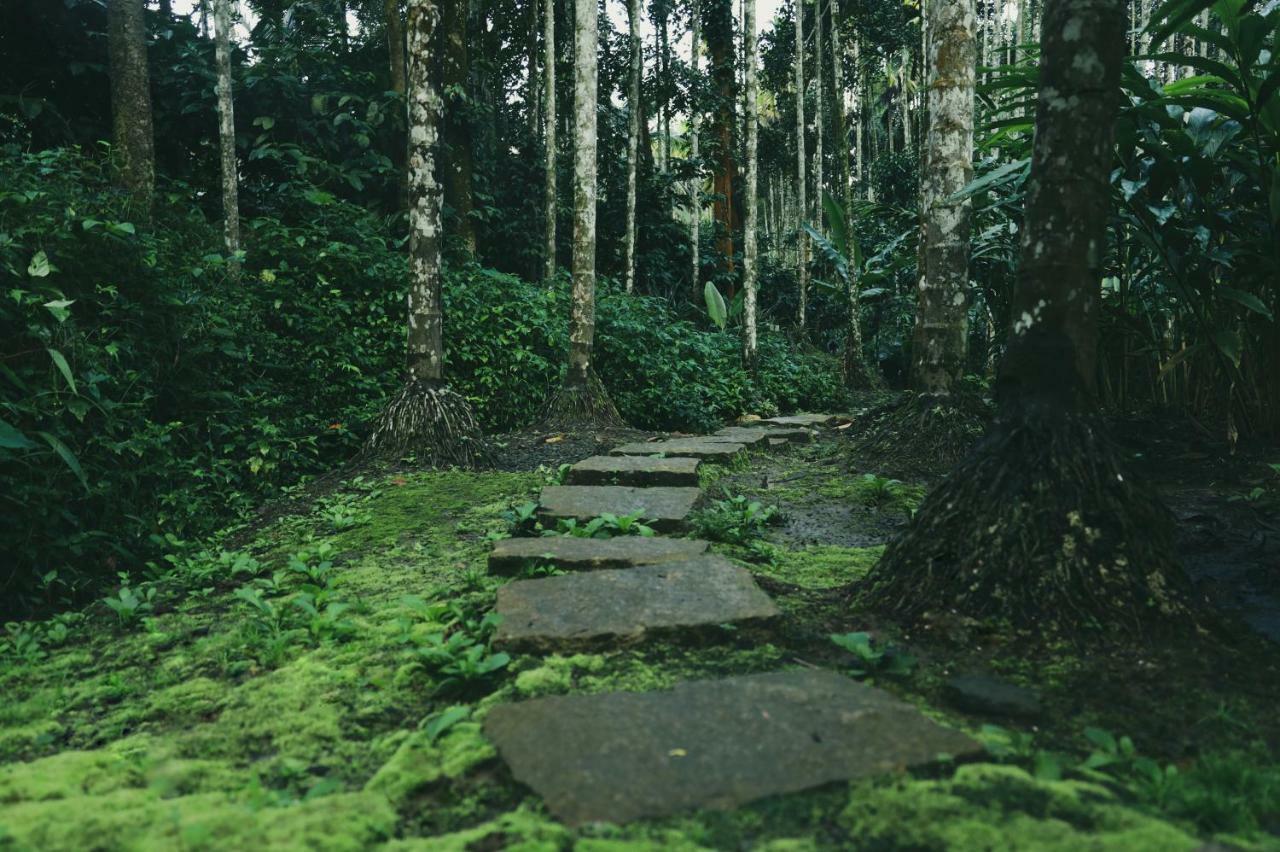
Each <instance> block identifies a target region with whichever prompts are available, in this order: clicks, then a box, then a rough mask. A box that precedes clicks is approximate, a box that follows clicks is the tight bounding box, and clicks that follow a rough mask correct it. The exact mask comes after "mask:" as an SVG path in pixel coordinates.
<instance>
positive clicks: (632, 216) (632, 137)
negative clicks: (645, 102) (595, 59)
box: [626, 0, 643, 293]
mask: <svg viewBox="0 0 1280 852" xmlns="http://www.w3.org/2000/svg"><path fill="white" fill-rule="evenodd" d="M627 21H628V26H629V33H630V36H629V38H628V42H629V45H630V51H631V73H630V76H629V78H628V82H627V234H626V264H627V271H626V286H627V292H628V293H631V292H633V291H634V290H635V287H636V172H637V163H636V160H637V158H638V155H639V153H640V115H641V113H642V111H643V110H642V109H641V107H640V63H641V56H640V50H641V44H640V0H627Z"/></svg>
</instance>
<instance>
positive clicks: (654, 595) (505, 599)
mask: <svg viewBox="0 0 1280 852" xmlns="http://www.w3.org/2000/svg"><path fill="white" fill-rule="evenodd" d="M496 611H497V612H498V614H499V615H501V616H502V621H501V622H500V623H499V624H498V629H497V631H496V632H495V634H494V640H493V641H494V644H495V645H496V646H506V647H521V648H525V649H537V650H549V649H553V648H555V649H561V648H566V647H575V646H589V645H597V644H600V643H601V642H602V641H603V640H609V641H611V642H625V641H636V640H639V639H640V638H642V637H643V636H644V635H645V634H646V633H649V632H651V631H661V632H670V631H675V630H681V629H692V628H700V627H713V626H715V625H718V624H726V623H729V622H742V621H750V620H753V619H762V618H772V617H774V616H776V615H777V614H778V608H777V606H775V605H774V603H773V601H772V600H770V599H769V596H768V595H766V594H765V593H764V592H763V591H761V589H760V587H759V586H757V585H756V583H755V580H753V579H752V578H751V574H750V573H749V572H747V571H746V570H744V569H743V568H740V567H738V566H737V565H734V564H733V563H732V562H730V561H729V560H727V559H725V558H724V557H723V556H699V557H696V558H694V559H688V560H685V561H682V562H666V563H662V564H659V565H640V566H637V567H635V568H627V569H625V570H621V571H593V572H591V573H588V574H564V575H561V576H558V577H543V578H540V579H537V580H517V581H515V582H513V583H508V584H507V585H505V586H503V587H501V588H500V589H498V604H497V607H496Z"/></svg>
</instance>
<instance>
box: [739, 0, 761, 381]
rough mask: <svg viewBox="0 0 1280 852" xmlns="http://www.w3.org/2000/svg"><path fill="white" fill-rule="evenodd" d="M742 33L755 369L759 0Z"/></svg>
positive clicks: (746, 250) (747, 339) (752, 360)
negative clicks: (757, 28) (757, 15)
mask: <svg viewBox="0 0 1280 852" xmlns="http://www.w3.org/2000/svg"><path fill="white" fill-rule="evenodd" d="M743 5H744V9H743V19H744V20H743V33H742V39H743V42H744V51H743V52H744V53H745V58H744V62H745V63H746V68H745V71H744V73H745V76H746V90H747V94H746V97H747V104H746V110H745V112H746V115H745V121H746V123H747V128H746V130H747V133H746V136H747V174H746V187H745V190H746V196H747V197H746V203H745V205H744V206H745V210H744V215H743V223H742V290H743V297H742V360H743V363H744V364H746V366H747V369H748V370H750V371H752V372H754V371H755V369H756V360H757V346H756V279H757V277H758V275H759V263H758V259H757V249H756V219H757V218H758V216H757V213H758V210H759V202H758V200H757V193H756V189H757V183H758V180H757V172H758V171H759V158H758V157H757V156H756V143H757V135H758V133H759V123H760V122H759V115H758V106H757V101H758V99H759V86H758V84H757V82H756V53H757V52H758V50H759V47H758V42H757V40H756V0H743Z"/></svg>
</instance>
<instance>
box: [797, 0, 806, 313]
mask: <svg viewBox="0 0 1280 852" xmlns="http://www.w3.org/2000/svg"><path fill="white" fill-rule="evenodd" d="M795 9H796V68H795V72H796V240H798V245H799V250H798V251H797V254H798V255H799V257H798V259H797V262H796V286H797V288H798V295H799V307H797V308H796V327H797V328H799V329H800V333H801V334H804V328H805V313H806V312H807V310H808V302H809V235H808V234H807V233H806V232H805V229H804V221H805V217H806V216H807V215H808V213H809V206H808V204H807V203H806V200H805V153H804V149H805V144H804V0H796V3H795Z"/></svg>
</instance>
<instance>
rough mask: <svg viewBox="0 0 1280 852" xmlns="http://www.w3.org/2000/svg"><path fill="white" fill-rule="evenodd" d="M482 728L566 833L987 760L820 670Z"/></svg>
mask: <svg viewBox="0 0 1280 852" xmlns="http://www.w3.org/2000/svg"><path fill="white" fill-rule="evenodd" d="M484 731H485V734H486V735H487V736H488V737H489V739H491V740H492V741H493V742H494V744H495V745H496V746H497V748H498V753H499V754H500V755H501V756H502V758H503V759H504V760H505V761H506V762H507V764H508V766H510V767H511V772H512V774H513V775H514V776H515V778H516V780H518V781H520V782H521V783H524V784H527V785H528V786H530V787H532V788H533V789H534V790H535V791H536V792H537V793H538V794H539V795H541V796H542V797H543V799H544V800H545V801H546V805H547V808H548V809H549V810H550V811H551V813H552V814H553V815H555V816H556V817H557V818H559V819H560V820H563V821H564V822H566V823H568V824H570V825H580V824H582V823H586V822H594V821H604V822H613V823H622V822H626V821H628V820H633V819H638V818H640V817H660V816H666V815H668V814H673V813H678V812H680V811H683V810H687V809H690V808H715V809H721V810H727V809H730V808H734V807H738V806H740V805H743V804H745V803H747V802H750V801H753V800H755V799H759V798H762V797H765V796H772V795H777V794H781V793H792V792H797V791H800V790H806V789H809V788H812V787H817V786H820V785H822V784H826V783H829V782H834V781H849V780H854V779H859V778H866V777H869V776H875V775H879V774H882V773H885V772H896V771H901V770H903V769H907V768H912V767H917V766H923V765H927V764H930V763H934V762H936V761H938V760H939V759H940V758H942V757H944V756H951V757H956V758H960V757H967V756H970V755H976V754H979V753H980V752H981V746H979V745H978V743H976V742H974V740H972V739H971V738H970V737H968V736H966V735H965V734H963V733H960V732H959V731H955V730H952V729H950V728H946V727H943V726H942V725H939V724H938V723H936V722H934V721H933V720H931V719H929V718H928V717H927V716H925V715H923V714H922V713H920V711H919V710H917V709H916V708H914V707H912V706H911V705H909V704H906V703H904V702H902V701H899V700H898V699H896V698H894V697H893V696H892V695H890V694H889V693H887V692H884V691H883V690H880V689H876V688H874V687H871V686H867V685H865V684H861V683H858V682H857V681H854V680H850V679H849V678H847V677H844V676H843V675H840V674H837V673H835V672H831V671H825V670H821V669H810V670H802V671H783V672H772V673H769V674H760V675H748V676H744V677H733V678H728V679H725V680H706V681H691V682H685V683H681V684H678V685H676V686H675V687H674V688H673V689H671V690H666V691H661V692H639V693H637V692H614V693H604V694H599V695H568V696H556V697H550V698H536V699H533V700H531V701H524V702H520V703H518V704H507V705H502V706H499V707H495V708H494V709H493V710H492V711H491V712H490V713H489V715H488V717H487V718H486V719H485V722H484Z"/></svg>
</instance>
